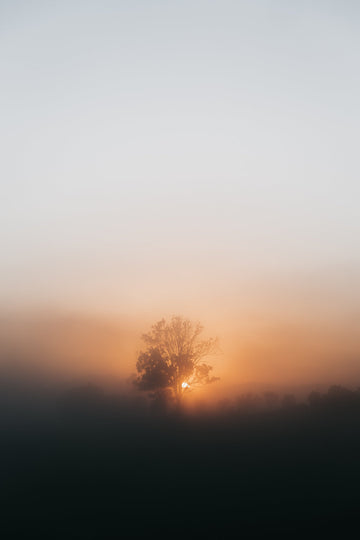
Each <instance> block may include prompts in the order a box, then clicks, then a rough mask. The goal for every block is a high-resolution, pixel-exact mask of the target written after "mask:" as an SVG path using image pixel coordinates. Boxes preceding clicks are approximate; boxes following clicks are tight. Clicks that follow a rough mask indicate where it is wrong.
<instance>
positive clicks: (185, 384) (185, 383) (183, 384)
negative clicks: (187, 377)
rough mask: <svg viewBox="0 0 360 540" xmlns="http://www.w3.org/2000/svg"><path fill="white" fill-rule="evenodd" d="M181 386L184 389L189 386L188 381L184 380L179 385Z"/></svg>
mask: <svg viewBox="0 0 360 540" xmlns="http://www.w3.org/2000/svg"><path fill="white" fill-rule="evenodd" d="M181 388H183V389H184V390H186V388H189V385H188V383H187V382H185V381H184V382H183V383H182V385H181Z"/></svg>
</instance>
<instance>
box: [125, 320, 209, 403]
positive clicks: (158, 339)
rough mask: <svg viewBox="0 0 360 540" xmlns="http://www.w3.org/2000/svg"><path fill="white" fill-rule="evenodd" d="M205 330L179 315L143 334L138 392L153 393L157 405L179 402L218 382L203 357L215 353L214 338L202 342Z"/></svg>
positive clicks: (137, 382) (139, 360) (137, 365)
mask: <svg viewBox="0 0 360 540" xmlns="http://www.w3.org/2000/svg"><path fill="white" fill-rule="evenodd" d="M202 331H203V327H202V326H201V324H200V323H193V322H191V321H190V320H189V319H184V318H183V317H180V316H177V317H172V318H171V320H170V322H168V323H167V322H166V321H165V319H162V320H161V321H159V322H157V323H156V324H154V325H153V326H152V328H151V330H150V332H148V333H147V334H144V335H143V341H144V342H145V344H146V346H147V349H146V351H144V352H141V353H140V355H139V358H138V361H137V364H136V369H137V371H138V373H139V376H138V377H137V379H136V380H135V381H134V382H135V385H136V386H137V387H138V388H139V390H145V391H151V394H150V395H151V397H153V398H154V399H155V401H156V402H157V403H164V405H165V403H166V401H167V402H169V401H170V400H171V398H174V399H175V401H176V402H177V403H179V402H180V401H181V398H182V397H183V395H184V394H185V393H186V392H189V391H191V390H192V389H194V388H196V387H197V386H202V385H205V384H209V383H212V382H215V381H217V380H218V377H213V376H211V371H212V366H211V365H210V364H208V363H205V362H204V358H206V357H208V356H209V355H210V354H211V353H213V352H214V350H215V347H216V340H215V339H201V333H202Z"/></svg>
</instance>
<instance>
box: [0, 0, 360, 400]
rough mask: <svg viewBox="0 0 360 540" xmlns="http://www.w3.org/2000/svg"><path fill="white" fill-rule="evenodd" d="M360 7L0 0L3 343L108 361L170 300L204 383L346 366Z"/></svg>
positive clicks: (84, 367) (358, 366)
mask: <svg viewBox="0 0 360 540" xmlns="http://www.w3.org/2000/svg"><path fill="white" fill-rule="evenodd" d="M359 10H360V8H359V6H358V4H357V3H356V2H353V1H352V0H346V1H345V2H341V3H340V2H332V1H331V2H323V1H320V2H316V3H315V4H314V2H310V1H307V0H306V1H302V2H288V1H285V0H279V1H278V2H270V1H265V0H263V1H259V2H251V1H250V0H248V1H229V0H223V1H221V2H220V1H217V0H216V1H213V2H209V1H206V2H205V1H202V0H200V1H197V2H193V1H192V2H190V1H187V0H184V1H181V2H166V1H156V2H148V1H144V0H142V1H140V0H135V1H132V2H130V1H127V0H123V1H120V2H119V1H117V2H115V1H112V0H104V1H102V2H101V3H99V2H92V1H90V2H89V1H81V0H78V1H75V2H74V1H72V2H70V1H67V0H64V1H63V2H61V3H55V4H54V3H51V2H50V3H49V2H44V1H43V2H42V1H35V2H31V3H29V2H25V1H21V0H18V1H15V2H10V1H4V2H2V3H1V6H0V64H1V72H0V73H1V85H0V110H1V124H0V144H1V148H2V158H1V163H0V178H1V197H0V242H1V262H0V273H1V281H0V303H1V332H0V347H1V350H0V354H1V358H2V360H3V361H7V362H8V360H9V358H10V357H11V358H15V357H17V358H18V359H19V358H21V359H22V360H21V361H22V362H25V363H26V362H28V363H29V365H33V364H34V362H35V363H36V362H38V363H40V365H41V366H44V365H46V366H47V369H50V370H54V371H55V372H56V373H66V374H68V375H69V374H72V375H74V376H75V375H76V376H83V377H90V376H93V375H97V376H103V377H113V376H116V377H119V379H126V378H128V377H129V376H130V375H131V374H132V373H133V372H134V371H135V362H136V355H137V352H138V351H139V349H140V347H141V343H140V336H141V334H142V333H143V332H144V331H146V330H147V329H148V328H149V326H150V325H151V324H152V323H153V322H155V321H157V320H159V319H161V318H162V317H169V316H171V315H172V314H178V313H179V314H183V315H184V316H186V317H189V318H191V319H195V320H200V321H201V322H202V323H203V324H204V326H205V333H206V334H207V335H210V336H214V335H217V336H219V339H220V346H221V354H219V355H218V356H217V357H216V358H215V359H214V365H216V370H217V373H218V374H219V375H220V377H221V383H219V388H220V390H219V392H220V391H221V388H223V389H225V388H228V387H229V385H237V384H239V385H243V384H248V383H251V384H254V385H256V384H260V383H261V384H273V385H277V384H278V385H296V384H309V385H311V384H320V383H321V384H333V383H336V382H337V383H344V384H345V383H352V384H355V385H356V384H357V383H358V382H359V381H360V362H359V359H360V338H359V331H358V328H359V323H360V308H359V305H360V303H359V302H360V286H359V270H360V251H359V247H358V244H359V242H358V239H359V235H360V218H359V197H360V183H359V172H360V171H359V159H358V148H357V147H358V139H359V120H360V118H359V97H358V96H359V94H360V75H359V70H358V56H359V50H360V33H359V19H360V13H359ZM221 385H223V386H221ZM224 391H225V390H224Z"/></svg>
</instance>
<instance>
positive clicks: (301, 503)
mask: <svg viewBox="0 0 360 540" xmlns="http://www.w3.org/2000/svg"><path fill="white" fill-rule="evenodd" d="M17 397H18V399H15V398H14V396H11V395H9V392H8V393H7V394H6V392H5V390H4V391H3V392H2V394H1V400H0V401H1V410H0V421H1V434H2V443H1V462H0V463H1V479H2V480H1V482H2V489H1V498H2V501H1V504H2V506H1V508H2V515H3V529H4V530H5V531H6V535H5V537H6V538H28V537H31V536H34V537H45V538H132V537H134V538H144V537H147V536H150V535H151V534H155V535H156V536H157V537H166V538H172V537H177V536H183V535H186V534H187V535H189V536H190V537H201V538H207V537H209V536H212V537H215V538H232V537H233V536H234V531H235V534H236V535H237V536H241V535H245V536H247V537H252V536H256V535H257V534H262V535H263V534H266V535H270V536H271V535H272V534H274V535H275V534H277V533H279V532H280V531H281V532H285V533H286V534H287V535H292V534H295V532H298V530H300V528H302V527H305V531H308V532H307V534H308V535H310V536H312V534H313V533H315V532H319V534H320V537H322V535H324V534H325V530H326V529H327V528H329V527H330V528H331V529H335V527H336V526H341V528H342V529H341V530H342V535H343V537H344V535H345V536H346V532H345V531H346V529H347V528H349V527H350V525H353V524H354V522H355V521H356V520H357V516H358V509H359V503H360V495H359V485H360V484H359V481H360V463H359V461H360V460H359V455H360V391H359V390H355V391H353V390H348V389H346V388H343V387H340V386H334V387H332V388H330V389H329V390H328V391H327V392H326V393H318V392H312V393H311V394H310V395H309V396H308V399H307V400H306V402H299V403H297V402H296V399H295V397H294V396H292V395H285V396H278V395H276V394H274V393H266V394H262V395H261V396H260V395H255V394H246V395H243V396H240V397H239V398H238V399H235V400H232V401H224V402H222V403H219V405H218V407H216V408H215V409H212V410H211V411H210V410H203V411H200V410H198V411H196V410H194V411H192V412H191V413H186V412H183V411H182V410H181V408H174V407H169V406H168V404H167V403H166V401H165V400H163V401H162V400H161V399H160V397H159V398H158V400H150V402H148V401H147V400H146V399H145V398H144V397H142V396H141V394H140V395H139V396H136V395H133V394H132V395H130V394H129V395H121V394H119V395H116V394H106V393H105V392H103V391H102V390H101V389H100V388H98V387H96V386H91V385H88V386H83V387H77V388H73V389H71V390H66V391H59V392H57V393H54V392H48V393H46V392H45V391H42V392H40V391H39V392H38V394H37V395H35V394H34V393H33V394H32V395H30V394H29V393H28V394H27V395H25V394H23V395H22V397H21V399H20V397H19V394H18V396H17ZM309 531H311V534H310V533H309Z"/></svg>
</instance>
